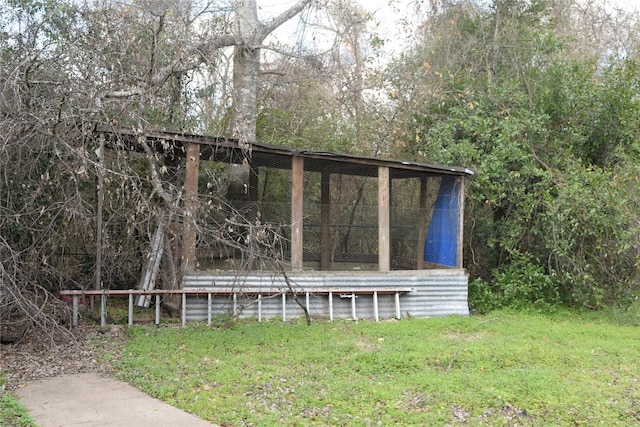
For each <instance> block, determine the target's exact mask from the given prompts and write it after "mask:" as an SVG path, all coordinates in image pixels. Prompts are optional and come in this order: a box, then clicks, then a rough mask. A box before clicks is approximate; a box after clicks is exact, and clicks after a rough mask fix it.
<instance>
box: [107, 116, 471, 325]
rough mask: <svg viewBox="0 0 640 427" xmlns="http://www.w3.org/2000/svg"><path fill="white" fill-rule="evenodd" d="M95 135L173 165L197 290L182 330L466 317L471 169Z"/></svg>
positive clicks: (187, 260) (196, 139)
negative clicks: (222, 324)
mask: <svg viewBox="0 0 640 427" xmlns="http://www.w3.org/2000/svg"><path fill="white" fill-rule="evenodd" d="M96 132H97V133H98V134H100V135H102V136H103V137H104V138H103V141H106V144H107V146H110V147H113V148H120V149H123V148H124V149H129V150H136V151H145V150H146V151H147V152H149V150H151V152H153V153H154V154H155V155H159V156H168V157H171V158H172V159H173V160H172V161H173V162H174V163H175V162H176V161H179V162H182V164H183V165H184V180H183V182H182V185H183V201H182V203H183V208H184V210H185V212H186V215H185V216H184V220H183V221H182V223H181V240H182V249H181V250H182V255H181V259H182V263H181V265H182V271H183V274H182V282H181V283H182V287H183V289H185V290H187V289H189V290H192V291H194V292H195V291H197V290H208V292H204V291H203V292H204V293H203V294H202V295H200V296H197V295H195V294H194V295H191V296H189V297H187V296H184V297H183V303H184V305H185V310H186V318H187V320H204V319H209V320H210V319H211V316H215V315H216V314H221V313H233V314H234V315H238V316H256V317H258V318H259V319H262V318H269V317H283V318H285V319H286V318H289V317H295V316H300V315H302V314H303V313H305V314H308V315H311V316H320V317H329V318H333V317H348V318H362V317H366V318H376V319H378V318H380V317H402V316H406V315H409V316H415V317H427V316H433V315H445V314H463V315H464V314H468V304H467V274H466V271H465V269H464V266H463V254H462V247H463V244H462V242H463V213H464V187H465V180H466V178H468V177H469V176H471V175H473V171H471V170H469V169H466V168H462V167H451V166H442V165H432V164H421V163H414V162H403V161H397V160H389V159H382V158H376V157H364V156H355V155H345V154H336V153H328V152H323V151H316V150H305V149H299V148H291V147H284V146H276V145H270V144H264V143H259V142H251V143H250V144H247V143H242V142H241V141H238V140H233V139H227V138H216V137H210V136H202V135H191V134H185V133H178V132H167V131H151V130H140V129H135V128H129V127H115V126H98V127H97V128H96ZM213 193H215V197H214V196H213ZM221 194H223V196H224V197H222V198H221V197H220V195H221ZM206 222H215V223H216V224H218V227H216V230H219V234H218V235H217V236H214V238H203V237H204V236H201V235H199V231H198V230H200V229H202V228H203V227H199V224H203V223H206Z"/></svg>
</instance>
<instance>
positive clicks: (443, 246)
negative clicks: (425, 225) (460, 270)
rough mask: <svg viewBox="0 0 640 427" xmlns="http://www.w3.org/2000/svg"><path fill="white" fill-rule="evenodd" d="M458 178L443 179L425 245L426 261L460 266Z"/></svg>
mask: <svg viewBox="0 0 640 427" xmlns="http://www.w3.org/2000/svg"><path fill="white" fill-rule="evenodd" d="M459 191H460V186H459V185H458V180H457V178H456V177H443V178H442V181H441V182H440V190H439V191H438V198H437V199H436V204H435V207H434V210H433V216H432V217H431V224H429V232H428V233H427V240H426V241H425V244H424V260H425V261H427V262H433V263H436V264H442V265H448V266H452V267H456V266H457V265H458V193H459Z"/></svg>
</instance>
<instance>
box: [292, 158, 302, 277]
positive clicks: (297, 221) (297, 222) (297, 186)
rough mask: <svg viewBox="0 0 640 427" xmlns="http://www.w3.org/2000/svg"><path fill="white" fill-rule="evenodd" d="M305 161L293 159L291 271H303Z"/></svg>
mask: <svg viewBox="0 0 640 427" xmlns="http://www.w3.org/2000/svg"><path fill="white" fill-rule="evenodd" d="M303 189H304V159H303V158H302V157H298V156H294V157H293V158H292V159H291V269H292V270H293V271H302V255H303V252H302V251H303V247H302V245H303V241H302V219H303V202H304V196H303Z"/></svg>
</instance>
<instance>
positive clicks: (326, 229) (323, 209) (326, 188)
mask: <svg viewBox="0 0 640 427" xmlns="http://www.w3.org/2000/svg"><path fill="white" fill-rule="evenodd" d="M320 181H321V182H320V270H322V271H325V270H330V269H331V185H330V183H331V174H330V173H329V172H322V177H321V179H320Z"/></svg>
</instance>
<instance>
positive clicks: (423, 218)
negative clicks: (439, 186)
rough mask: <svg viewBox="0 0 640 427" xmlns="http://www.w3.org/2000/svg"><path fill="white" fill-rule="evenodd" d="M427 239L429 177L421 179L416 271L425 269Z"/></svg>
mask: <svg viewBox="0 0 640 427" xmlns="http://www.w3.org/2000/svg"><path fill="white" fill-rule="evenodd" d="M426 238H427V177H426V176H421V177H420V214H419V216H418V241H417V242H416V254H417V255H416V256H417V258H418V259H417V260H416V269H417V270H422V269H424V244H425V240H426Z"/></svg>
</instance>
